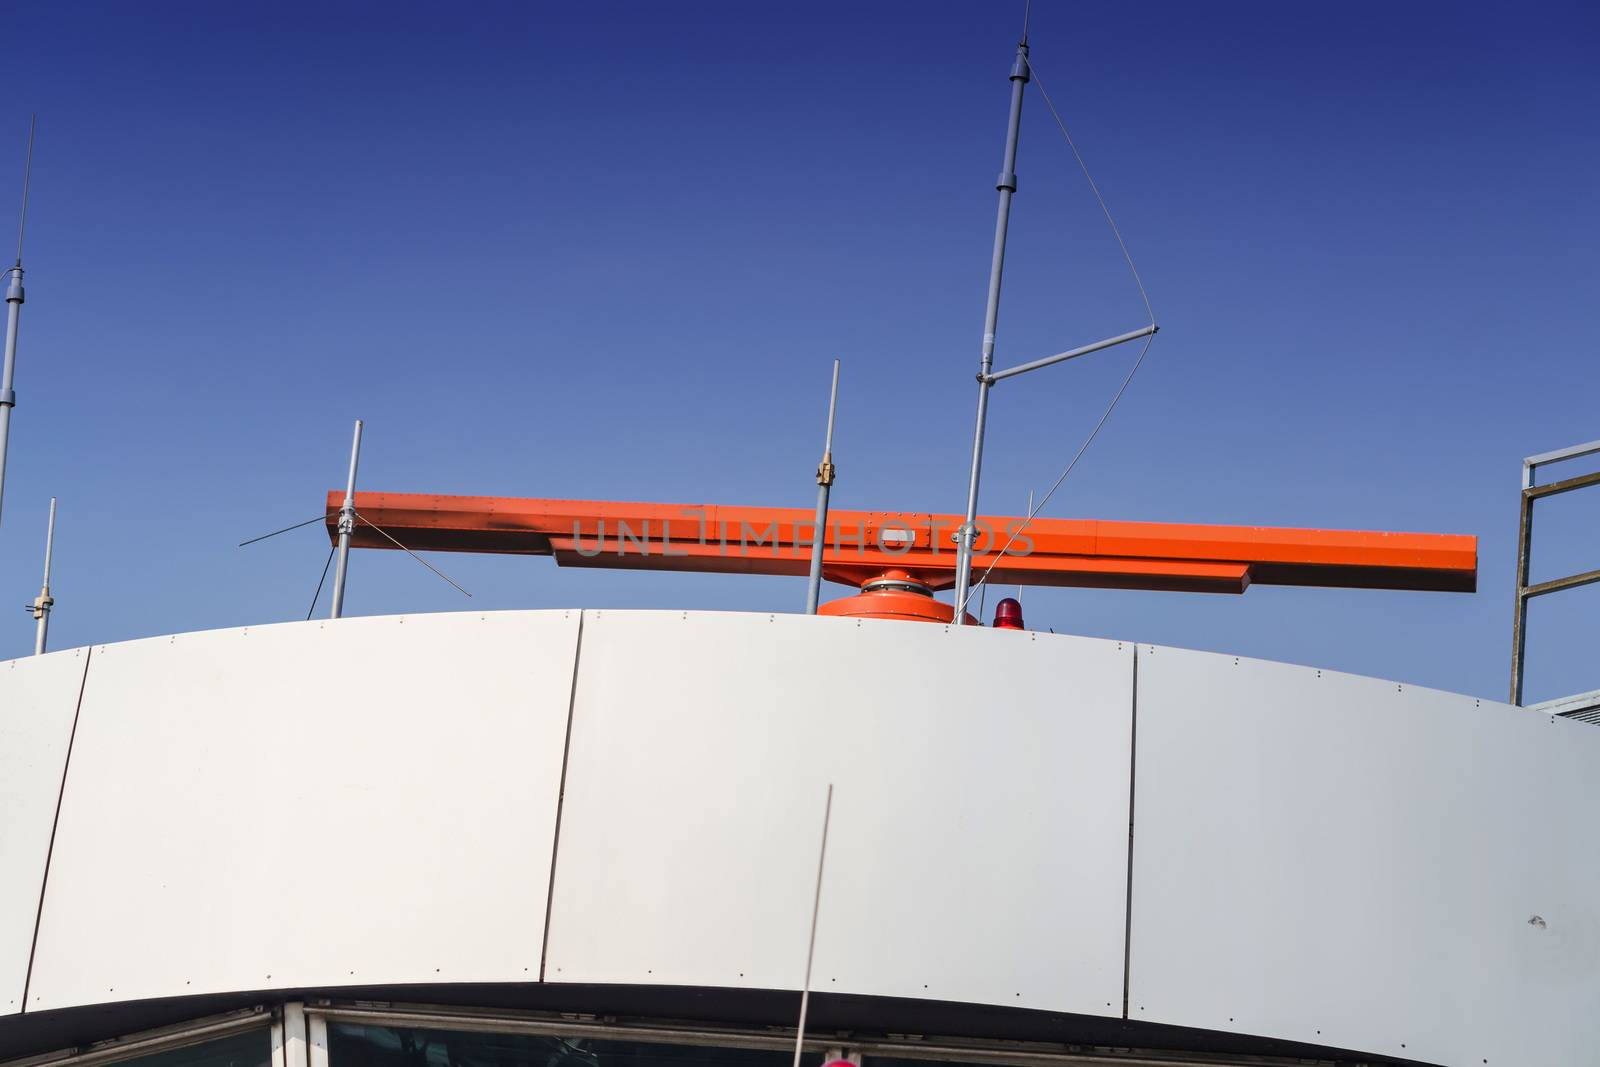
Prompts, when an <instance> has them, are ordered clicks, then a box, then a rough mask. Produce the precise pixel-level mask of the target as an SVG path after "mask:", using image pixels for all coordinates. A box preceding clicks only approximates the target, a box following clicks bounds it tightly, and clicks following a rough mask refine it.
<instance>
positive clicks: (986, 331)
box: [955, 16, 1028, 626]
mask: <svg viewBox="0 0 1600 1067" xmlns="http://www.w3.org/2000/svg"><path fill="white" fill-rule="evenodd" d="M1010 76H1011V117H1010V119H1009V120H1008V121H1007V123H1006V154H1005V161H1004V162H1003V163H1002V164H1001V166H1000V179H999V181H998V182H997V183H996V185H995V188H996V189H998V190H999V191H1000V207H999V209H998V211H997V213H996V216H995V220H994V255H993V257H992V258H991V259H990V262H989V301H988V305H987V307H986V308H985V309H984V313H983V358H982V362H981V365H980V369H979V371H978V425H977V429H976V430H975V431H974V433H973V437H972V476H971V478H970V479H969V480H968V482H967V512H966V519H965V520H964V521H963V522H962V524H961V529H960V530H958V531H956V543H957V549H956V586H955V588H956V617H955V622H956V625H957V626H960V625H962V624H963V623H965V622H966V607H967V593H968V589H967V586H968V585H969V583H970V582H971V580H972V543H973V541H974V540H975V539H976V533H977V530H976V522H975V520H976V519H977V517H978V476H979V474H980V473H981V471H982V470H983V431H984V426H985V424H986V423H987V422H988V419H989V387H990V386H991V385H993V384H994V381H993V379H992V378H990V376H989V372H990V371H992V370H993V369H994V333H995V328H996V326H998V325H999V322H1000V278H1001V275H1003V274H1004V273H1005V265H1006V227H1007V224H1008V223H1009V222H1010V221H1011V197H1012V194H1014V193H1015V192H1016V191H1017V173H1016V170H1017V137H1018V135H1019V134H1020V132H1021V130H1022V90H1023V89H1024V88H1026V87H1027V84H1028V35H1027V28H1026V16H1024V28H1023V35H1022V40H1021V41H1019V42H1018V43H1017V58H1016V60H1015V61H1014V62H1013V63H1012V64H1011V75H1010Z"/></svg>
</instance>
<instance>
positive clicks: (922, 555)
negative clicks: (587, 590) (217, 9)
mask: <svg viewBox="0 0 1600 1067" xmlns="http://www.w3.org/2000/svg"><path fill="white" fill-rule="evenodd" d="M343 503H344V491H343V490H332V491H330V492H329V494H328V499H327V512H326V514H327V516H328V518H327V520H326V524H327V527H328V531H329V535H330V537H332V538H334V539H335V540H337V539H338V536H339V534H340V530H339V511H340V507H341V505H342V504H343ZM354 510H355V511H356V512H357V513H358V514H359V515H360V516H361V518H362V519H363V520H364V521H363V522H362V523H360V524H358V525H356V527H355V528H354V530H353V531H351V532H350V533H349V534H348V536H349V538H350V544H351V545H352V546H353V547H356V548H385V549H394V548H395V546H396V544H397V543H398V544H403V545H404V546H406V548H407V549H409V550H411V551H416V552H423V551H434V552H489V553H504V554H512V555H528V556H551V557H553V558H554V559H555V561H556V563H557V564H558V565H560V566H563V567H607V568H624V569H631V570H663V571H691V572H699V573H711V574H778V575H792V576H795V577H801V576H804V575H805V574H806V573H807V571H808V570H809V564H810V560H811V555H812V550H813V547H814V545H815V543H816V537H815V532H816V526H815V521H814V517H813V515H812V513H811V512H810V511H809V510H806V509H801V508H761V507H729V506H726V505H716V504H644V503H619V502H609V501H594V500H540V499H525V498H519V497H489V496H439V495H430V494H423V493H374V492H358V493H356V494H355V501H354ZM963 522H964V516H961V515H940V514H932V513H927V512H899V511H839V510H834V511H832V512H830V513H829V517H828V520H827V525H826V527H825V528H824V530H823V534H824V537H823V551H822V574H823V577H824V578H826V579H827V580H828V581H831V582H837V583H842V584H846V585H853V586H856V587H857V589H858V590H859V592H858V593H857V595H855V596H852V597H848V598H846V599H844V600H838V601H834V602H832V603H830V604H826V605H823V607H822V608H821V614H824V615H850V616H863V617H872V618H895V619H918V620H924V621H933V622H950V621H952V620H953V619H954V618H955V613H954V609H953V607H952V606H951V605H949V604H946V603H943V602H941V601H938V600H935V599H934V597H933V594H934V593H935V592H936V591H938V590H942V589H951V588H953V587H954V586H955V584H956V577H957V575H956V570H957V554H956V552H955V551H954V550H953V549H952V547H951V546H952V545H953V543H954V537H955V534H956V532H957V531H958V530H960V529H961V527H962V524H963ZM973 528H974V538H973V556H972V562H973V566H976V567H978V568H981V569H982V570H984V571H987V572H988V575H989V580H990V581H992V582H996V583H1005V584H1026V585H1030V586H1057V587H1080V588H1101V589H1159V590H1172V591H1180V592H1199V593H1243V592H1244V591H1245V590H1246V589H1247V588H1249V586H1251V585H1252V584H1260V585H1301V586H1337V587H1346V588H1367V589H1421V590H1442V591H1449V592H1472V591H1473V590H1474V589H1476V588H1477V577H1478V541H1477V538H1475V537H1472V536H1469V535H1463V534H1431V533H1382V532H1372V531H1359V530H1313V529H1292V528H1291V529H1284V528H1277V527H1269V526H1212V525H1197V524H1189V523H1156V522H1108V521H1104V520H1099V519H1042V518H1034V519H1033V520H1032V521H1027V522H1025V519H1024V518H1023V517H1022V516H981V517H979V518H978V519H977V520H976V521H975V522H974V524H973ZM1008 541H1009V542H1010V543H1009V545H1008V544H1007V542H1008Z"/></svg>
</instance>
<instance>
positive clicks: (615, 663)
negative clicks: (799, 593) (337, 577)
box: [545, 611, 1133, 1015]
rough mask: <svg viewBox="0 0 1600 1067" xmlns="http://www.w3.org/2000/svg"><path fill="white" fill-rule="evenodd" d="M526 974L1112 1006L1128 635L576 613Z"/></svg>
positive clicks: (1122, 868)
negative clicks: (544, 923)
mask: <svg viewBox="0 0 1600 1067" xmlns="http://www.w3.org/2000/svg"><path fill="white" fill-rule="evenodd" d="M582 644H583V651H582V657H581V662H580V665H579V674H578V680H577V686H576V690H575V696H574V711H573V724H572V737H571V742H570V753H569V758H568V766H567V784H566V794H565V801H564V804H563V809H562V820H561V842H560V850H559V853H558V856H557V860H556V871H555V887H554V891H553V902H552V907H551V919H550V937H549V949H548V955H547V958H546V970H545V977H546V980H548V981H557V982H607V983H612V982H614V983H643V984H657V983H659V984H675V985H691V986H724V987H757V988H778V989H785V988H787V989H793V988H797V987H798V986H799V985H800V981H801V976H802V970H803V967H804V963H805V949H806V933H807V927H808V924H809V919H810V911H811V895H812V891H813V887H814V883H815V878H816V864H817V846H818V839H819V835H820V832H821V821H822V810H823V798H824V793H825V789H826V783H828V782H832V783H834V785H835V794H834V802H833V822H832V830H831V833H830V837H829V841H828V857H827V874H826V878H825V881H824V886H823V890H822V905H821V918H820V925H819V928H818V935H817V950H816V967H815V971H814V978H813V987H814V988H816V989H818V990H826V991H830V992H848V993H872V994H878V995H887V996H903V997H926V998H935V999H940V1000H953V1001H965V1002H972V1003H985V1004H1008V1005H1015V1006H1024V1007H1029V1008H1044V1009H1050V1010H1054V1011H1064V1012H1081V1013H1086V1014H1095V1015H1120V1014H1121V1009H1122V991H1123V950H1124V907H1125V901H1126V876H1127V843H1128V802H1129V796H1130V791H1129V781H1128V777H1129V767H1130V762H1129V757H1130V752H1129V749H1130V744H1131V739H1130V727H1131V718H1130V716H1131V709H1132V667H1133V663H1132V646H1131V645H1121V644H1118V643H1117V642H1115V641H1098V640H1091V639H1087V638H1074V637H1058V636H1054V635H1051V634H1036V633H1016V632H1010V631H994V630H987V629H980V628H978V627H964V628H957V627H943V626H936V625H911V624H907V623H902V622H882V621H870V620H869V621H856V620H850V619H832V618H818V617H815V616H811V617H807V616H796V615H771V616H752V615H736V614H715V613H710V614H708V613H699V612H610V611H604V612H596V611H592V612H586V613H585V615H584V630H583V642H582Z"/></svg>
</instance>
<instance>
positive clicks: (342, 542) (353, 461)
mask: <svg viewBox="0 0 1600 1067" xmlns="http://www.w3.org/2000/svg"><path fill="white" fill-rule="evenodd" d="M360 461H361V420H360V419H357V420H356V432H355V437H354V439H353V440H351V442H350V477H349V479H348V480H347V481H346V482H345V487H344V503H343V504H342V505H341V506H340V507H339V561H338V565H337V566H336V567H335V568H334V571H333V607H332V609H331V610H330V611H329V612H328V618H330V619H337V618H339V617H340V616H341V615H343V614H344V582H345V578H346V577H347V576H348V575H349V567H350V535H351V534H353V533H355V532H356V465H357V464H358V463H359V462H360Z"/></svg>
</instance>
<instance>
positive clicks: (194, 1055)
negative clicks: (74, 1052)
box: [117, 1026, 272, 1067]
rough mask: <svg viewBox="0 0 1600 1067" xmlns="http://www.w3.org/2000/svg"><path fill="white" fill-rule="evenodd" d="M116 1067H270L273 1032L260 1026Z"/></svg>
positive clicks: (135, 1059) (123, 1061)
mask: <svg viewBox="0 0 1600 1067" xmlns="http://www.w3.org/2000/svg"><path fill="white" fill-rule="evenodd" d="M117 1067H272V1031H271V1030H269V1029H268V1028H266V1027H265V1026H263V1027H261V1028H260V1029H256V1030H246V1031H244V1032H243V1033H238V1034H229V1035H228V1036H227V1037H219V1038H216V1039H215V1040H212V1041H203V1042H201V1043H200V1044H198V1045H185V1046H183V1047H182V1048H173V1049H167V1050H166V1051H165V1052H152V1053H151V1054H150V1055H148V1056H137V1057H135V1058H133V1059H130V1060H119V1061H118V1062H117Z"/></svg>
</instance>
